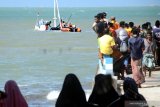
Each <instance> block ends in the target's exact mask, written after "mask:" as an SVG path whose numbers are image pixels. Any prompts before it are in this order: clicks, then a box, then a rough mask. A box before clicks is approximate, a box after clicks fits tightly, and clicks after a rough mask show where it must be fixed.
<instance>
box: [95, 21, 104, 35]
mask: <svg viewBox="0 0 160 107" xmlns="http://www.w3.org/2000/svg"><path fill="white" fill-rule="evenodd" d="M105 28H106V25H105V23H104V22H99V23H97V24H96V32H97V34H98V37H101V36H103V35H104V31H105Z"/></svg>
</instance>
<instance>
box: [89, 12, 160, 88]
mask: <svg viewBox="0 0 160 107" xmlns="http://www.w3.org/2000/svg"><path fill="white" fill-rule="evenodd" d="M106 16H107V13H105V12H102V13H98V14H97V15H96V16H95V17H94V18H95V21H94V23H93V26H92V28H93V30H94V31H95V33H96V34H97V40H98V56H99V72H100V73H101V72H103V73H104V71H105V73H104V74H111V75H118V77H119V78H120V79H124V71H126V73H128V71H129V70H130V68H131V73H132V74H133V79H134V80H135V81H136V84H137V86H138V87H141V84H142V83H144V82H145V75H146V69H153V68H155V64H157V65H158V66H159V65H160V21H159V20H156V21H155V25H154V26H153V27H152V25H151V23H150V22H146V23H144V24H142V25H137V26H135V25H134V22H129V23H127V22H125V21H120V22H118V21H116V18H115V17H113V16H112V17H111V18H110V20H109V19H107V18H106ZM110 58H112V59H113V71H112V72H109V71H107V69H106V68H107V65H106V62H107V61H109V60H110ZM122 59H123V60H122ZM120 60H121V61H120ZM117 61H119V62H118V63H117ZM115 63H116V64H115ZM118 65H119V66H118ZM101 68H103V69H101ZM121 68H122V69H123V72H121Z"/></svg>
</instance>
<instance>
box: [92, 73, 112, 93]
mask: <svg viewBox="0 0 160 107" xmlns="http://www.w3.org/2000/svg"><path fill="white" fill-rule="evenodd" d="M112 82H113V80H112V77H111V75H109V74H108V75H104V74H98V75H96V76H95V85H94V91H96V93H98V94H104V93H107V92H108V91H109V90H110V89H111V87H112Z"/></svg>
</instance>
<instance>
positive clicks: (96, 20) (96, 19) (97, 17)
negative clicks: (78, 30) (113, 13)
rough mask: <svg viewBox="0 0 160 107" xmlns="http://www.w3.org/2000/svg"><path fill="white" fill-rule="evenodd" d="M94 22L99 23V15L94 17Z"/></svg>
mask: <svg viewBox="0 0 160 107" xmlns="http://www.w3.org/2000/svg"><path fill="white" fill-rule="evenodd" d="M94 22H96V23H99V22H100V16H99V15H96V16H94Z"/></svg>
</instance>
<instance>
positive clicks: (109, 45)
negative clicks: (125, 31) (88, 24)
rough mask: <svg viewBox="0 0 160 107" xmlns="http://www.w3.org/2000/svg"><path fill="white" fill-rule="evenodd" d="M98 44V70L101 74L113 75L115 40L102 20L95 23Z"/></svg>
mask: <svg viewBox="0 0 160 107" xmlns="http://www.w3.org/2000/svg"><path fill="white" fill-rule="evenodd" d="M96 27H97V33H98V34H99V37H98V46H99V59H100V60H99V72H98V73H102V74H111V75H113V58H112V57H111V54H112V53H113V48H114V46H115V41H114V39H113V37H112V36H110V35H109V28H108V27H107V26H105V23H104V22H99V23H98V24H97V26H96Z"/></svg>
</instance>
